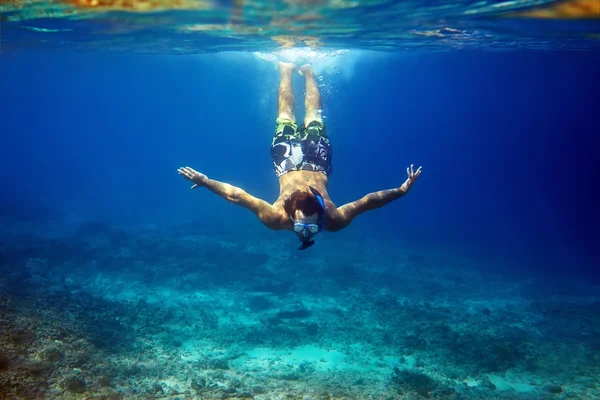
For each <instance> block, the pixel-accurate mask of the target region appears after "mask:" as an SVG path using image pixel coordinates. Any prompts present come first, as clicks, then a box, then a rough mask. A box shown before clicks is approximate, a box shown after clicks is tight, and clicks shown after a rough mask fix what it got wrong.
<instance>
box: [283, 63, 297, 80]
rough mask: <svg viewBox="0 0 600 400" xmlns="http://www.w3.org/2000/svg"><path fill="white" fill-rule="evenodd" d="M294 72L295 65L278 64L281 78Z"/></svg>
mask: <svg viewBox="0 0 600 400" xmlns="http://www.w3.org/2000/svg"><path fill="white" fill-rule="evenodd" d="M295 70H296V65H295V64H292V63H286V62H281V61H280V62H279V74H280V75H281V76H282V77H283V76H288V75H292V72H294V71H295Z"/></svg>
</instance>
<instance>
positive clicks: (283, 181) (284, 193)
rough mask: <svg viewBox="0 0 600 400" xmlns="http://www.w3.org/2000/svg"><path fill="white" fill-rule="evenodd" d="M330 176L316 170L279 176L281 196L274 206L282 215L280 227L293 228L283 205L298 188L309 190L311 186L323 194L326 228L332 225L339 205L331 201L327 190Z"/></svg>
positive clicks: (291, 172) (292, 172)
mask: <svg viewBox="0 0 600 400" xmlns="http://www.w3.org/2000/svg"><path fill="white" fill-rule="evenodd" d="M327 184H328V178H327V175H325V174H323V173H321V172H314V171H290V172H288V173H286V174H284V175H282V176H281V177H280V178H279V197H278V198H277V200H276V201H275V203H273V207H274V208H275V209H276V212H277V213H278V215H279V216H280V218H279V220H280V222H279V223H280V227H279V228H280V229H290V230H291V229H292V225H293V224H292V220H291V219H290V217H289V216H288V215H287V213H286V212H285V210H284V208H283V205H284V203H285V201H286V200H287V199H289V198H290V196H291V195H292V193H294V192H295V191H297V190H308V187H309V186H312V187H313V188H315V189H316V190H317V191H318V192H319V193H321V195H322V196H323V200H324V202H325V229H328V227H330V226H331V224H332V222H333V219H332V217H333V216H335V215H336V211H337V207H336V205H335V204H334V203H333V202H332V201H331V198H330V197H329V193H328V192H327Z"/></svg>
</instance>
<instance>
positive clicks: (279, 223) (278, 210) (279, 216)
mask: <svg viewBox="0 0 600 400" xmlns="http://www.w3.org/2000/svg"><path fill="white" fill-rule="evenodd" d="M258 218H259V219H260V220H261V222H262V223H263V224H265V225H266V226H267V227H268V228H270V229H275V230H280V229H286V228H287V227H288V225H290V218H289V217H288V216H287V214H286V213H285V210H284V209H283V205H282V204H281V203H279V202H275V203H274V204H273V205H272V206H271V207H270V208H269V210H268V211H267V210H265V212H262V213H260V214H259V215H258Z"/></svg>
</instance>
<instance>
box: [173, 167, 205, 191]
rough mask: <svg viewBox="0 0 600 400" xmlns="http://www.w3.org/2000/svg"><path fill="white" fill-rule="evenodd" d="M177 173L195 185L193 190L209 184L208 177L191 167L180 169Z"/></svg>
mask: <svg viewBox="0 0 600 400" xmlns="http://www.w3.org/2000/svg"><path fill="white" fill-rule="evenodd" d="M177 172H179V175H182V176H183V177H184V178H185V179H187V180H188V181H190V182H193V183H194V184H193V185H192V187H191V188H192V189H196V188H199V187H202V186H205V185H206V182H208V178H207V177H206V175H204V174H202V173H200V172H198V171H196V170H194V169H193V168H190V167H183V168H179V169H178V170H177Z"/></svg>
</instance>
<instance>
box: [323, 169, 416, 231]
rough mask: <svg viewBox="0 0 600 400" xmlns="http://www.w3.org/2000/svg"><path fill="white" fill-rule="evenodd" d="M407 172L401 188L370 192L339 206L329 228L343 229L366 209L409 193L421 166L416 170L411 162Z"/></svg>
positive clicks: (379, 205)
mask: <svg viewBox="0 0 600 400" xmlns="http://www.w3.org/2000/svg"><path fill="white" fill-rule="evenodd" d="M406 173H407V175H408V178H407V179H406V181H405V182H404V183H403V184H402V186H400V187H399V188H395V189H387V190H380V191H379V192H374V193H369V194H368V195H366V196H364V197H363V198H362V199H359V200H356V201H353V202H352V203H348V204H344V205H343V206H341V207H338V209H337V213H335V214H334V215H333V216H332V217H333V218H332V220H333V223H332V226H331V228H332V229H328V230H340V229H343V228H345V227H346V226H348V225H349V224H350V222H352V220H353V219H354V218H356V217H358V216H359V215H360V214H362V213H364V212H365V211H369V210H374V209H376V208H380V207H383V206H385V205H386V204H388V203H389V202H391V201H393V200H396V199H398V198H400V197H402V196H404V195H405V194H406V193H408V191H409V190H410V188H411V187H412V185H413V184H414V183H415V181H416V180H417V178H418V177H419V175H421V167H419V168H418V169H417V170H416V171H415V170H414V166H413V165H412V164H411V165H410V168H406ZM326 227H327V226H326Z"/></svg>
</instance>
